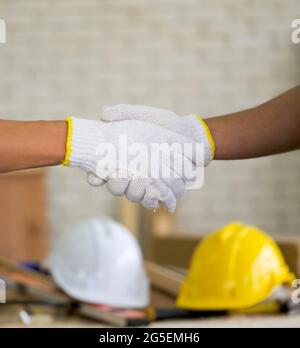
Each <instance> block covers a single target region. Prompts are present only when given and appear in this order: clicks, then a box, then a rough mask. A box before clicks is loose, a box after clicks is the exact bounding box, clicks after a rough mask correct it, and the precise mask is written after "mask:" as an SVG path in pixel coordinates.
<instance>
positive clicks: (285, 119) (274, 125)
mask: <svg viewBox="0 0 300 348" xmlns="http://www.w3.org/2000/svg"><path fill="white" fill-rule="evenodd" d="M205 121H206V123H207V125H208V127H209V129H210V131H211V133H212V136H213V138H214V141H215V145H216V151H215V159H221V160H222V159H242V158H253V157H260V156H267V155H272V154H277V153H282V152H286V151H291V150H296V149H299V148H300V86H298V87H296V88H293V89H292V90H290V91H288V92H286V93H284V94H282V95H280V96H279V97H277V98H274V99H272V100H270V101H269V102H267V103H264V104H262V105H260V106H258V107H255V108H253V109H249V110H244V111H241V112H237V113H234V114H230V115H225V116H220V117H213V118H210V119H206V120H205Z"/></svg>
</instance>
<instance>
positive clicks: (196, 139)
mask: <svg viewBox="0 0 300 348" xmlns="http://www.w3.org/2000/svg"><path fill="white" fill-rule="evenodd" d="M100 119H101V120H103V121H106V122H112V121H123V120H140V121H143V122H145V123H146V124H147V127H148V126H149V124H156V125H159V126H161V127H163V128H165V129H168V130H171V131H172V132H175V133H177V134H180V135H182V136H184V137H185V138H186V139H187V142H192V143H194V144H196V143H203V145H204V159H203V158H201V159H200V162H199V159H197V156H196V157H193V158H192V161H193V163H194V165H195V166H207V165H208V164H209V163H210V161H211V160H212V159H213V157H214V151H215V144H214V141H213V138H212V136H211V133H210V130H209V128H208V127H207V125H206V123H205V122H204V121H203V120H202V119H201V118H200V117H199V116H197V115H189V116H185V117H180V116H178V115H176V114H175V113H174V112H172V111H170V110H166V109H157V108H153V107H149V106H142V105H127V104H119V105H115V106H110V107H106V108H104V110H103V112H102V115H101V116H100ZM88 182H89V183H90V184H91V185H97V184H98V183H99V179H98V178H97V177H95V176H94V175H90V176H89V177H88ZM184 183H186V182H185V181H184ZM100 184H101V183H100ZM119 184H120V183H119V180H118V179H115V180H113V181H109V182H108V185H110V187H111V191H112V192H114V189H113V188H114V186H119ZM171 186H172V187H176V180H173V182H172V183H171ZM150 188H151V187H150ZM178 189H179V193H178V194H177V195H175V196H176V198H179V197H181V196H182V195H183V194H184V191H185V190H184V189H183V188H182V185H179V186H178ZM153 201H155V195H153ZM158 201H159V198H158V197H156V204H157V202H158Z"/></svg>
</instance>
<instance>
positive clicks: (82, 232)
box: [46, 219, 149, 308]
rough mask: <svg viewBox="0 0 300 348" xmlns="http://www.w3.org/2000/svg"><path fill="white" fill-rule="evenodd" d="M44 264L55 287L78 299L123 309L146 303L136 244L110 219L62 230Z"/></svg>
mask: <svg viewBox="0 0 300 348" xmlns="http://www.w3.org/2000/svg"><path fill="white" fill-rule="evenodd" d="M46 264H47V266H48V268H49V270H50V272H51V274H52V276H53V278H54V280H55V282H56V283H57V284H58V286H59V287H61V288H62V289H63V290H64V291H65V292H66V293H67V294H68V295H70V296H71V297H73V298H75V299H78V300H80V301H85V302H91V303H97V304H107V305H112V306H117V307H126V308H143V307H146V306H147V305H148V303H149V281H148V279H147V276H146V274H145V270H144V264H143V257H142V253H141V250H140V247H139V245H138V243H137V241H136V240H135V238H134V237H133V236H132V234H131V233H130V232H129V231H128V230H127V229H126V228H125V227H123V226H122V225H120V224H119V223H117V222H115V221H113V220H110V219H90V220H87V221H85V222H83V223H82V224H80V225H79V226H77V227H75V228H74V229H72V230H71V231H69V232H68V233H65V234H64V235H62V237H61V238H60V240H58V242H57V243H56V245H55V247H54V249H53V251H52V253H51V254H50V255H49V257H48V260H47V261H46Z"/></svg>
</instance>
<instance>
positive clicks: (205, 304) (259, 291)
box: [177, 223, 295, 310]
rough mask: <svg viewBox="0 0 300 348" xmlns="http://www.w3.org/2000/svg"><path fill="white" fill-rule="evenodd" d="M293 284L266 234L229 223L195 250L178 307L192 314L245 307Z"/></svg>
mask: <svg viewBox="0 0 300 348" xmlns="http://www.w3.org/2000/svg"><path fill="white" fill-rule="evenodd" d="M294 279H295V276H294V274H292V273H290V272H289V269H288V266H287V265H286V263H285V261H284V258H283V255H282V253H281V251H280V249H279V247H278V246H277V244H276V243H275V242H274V241H273V240H272V239H271V238H270V237H269V236H268V235H266V234H265V233H264V232H262V231H261V230H259V229H258V228H257V227H255V226H245V225H243V224H241V223H231V224H229V225H228V226H226V227H224V228H222V229H221V230H218V231H216V232H214V233H212V234H210V235H208V236H207V237H206V238H205V239H204V240H203V241H202V242H201V243H200V244H199V245H198V246H197V248H196V250H195V252H194V254H193V257H192V260H191V265H190V269H189V273H188V275H187V277H186V279H185V281H184V282H183V284H182V286H181V290H180V294H179V296H178V298H177V306H178V307H181V308H185V309H191V310H229V309H242V308H247V307H250V306H253V305H255V304H257V303H259V302H261V301H262V300H264V299H266V298H267V297H268V296H269V295H270V294H271V293H272V291H273V289H274V288H275V287H277V286H280V285H283V284H285V283H291V282H292V281H293V280H294Z"/></svg>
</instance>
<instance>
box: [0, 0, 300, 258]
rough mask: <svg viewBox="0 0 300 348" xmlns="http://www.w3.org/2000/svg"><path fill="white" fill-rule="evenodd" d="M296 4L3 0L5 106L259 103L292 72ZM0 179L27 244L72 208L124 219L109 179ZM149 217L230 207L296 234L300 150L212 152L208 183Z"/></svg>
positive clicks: (10, 114) (198, 221) (212, 111)
mask: <svg viewBox="0 0 300 348" xmlns="http://www.w3.org/2000/svg"><path fill="white" fill-rule="evenodd" d="M299 10H300V6H299V0H270V1H259V0H240V1H235V0H228V1H222V0H185V1H180V0H159V1H150V0H89V1H86V0H72V1H71V0H65V1H59V0H27V1H17V0H1V2H0V18H2V19H4V20H5V21H6V25H7V43H6V44H1V45H0V90H1V93H0V115H1V118H6V119H10V120H40V119H43V120H48V119H63V118H65V117H66V116H68V115H73V116H78V117H84V118H90V119H96V118H97V114H99V113H100V112H101V109H102V107H103V106H104V105H110V104H117V103H132V104H137V103H138V104H146V105H152V106H157V107H163V108H169V109H171V110H174V111H175V112H176V113H178V114H182V115H185V114H189V113H198V114H200V115H202V116H203V117H211V116H216V115H222V114H226V113H229V112H234V111H237V110H241V109H245V108H248V107H252V106H255V105H257V104H259V103H262V102H264V101H266V100H267V99H269V98H272V97H274V96H276V95H277V94H279V93H281V92H283V91H285V90H287V89H289V88H291V87H293V86H295V85H297V84H299V81H300V64H299V63H300V44H299V45H296V44H293V43H292V41H291V33H292V29H291V22H292V20H293V19H295V18H297V15H298V17H299V13H300V12H299ZM1 180H2V181H1V182H2V184H1V186H0V197H1V203H0V205H1V207H2V209H1V211H2V213H1V214H0V215H1V218H2V221H3V219H6V220H8V221H7V223H6V225H5V226H6V227H5V228H4V227H2V229H6V230H14V231H15V236H18V237H17V238H19V239H20V238H21V236H20V232H17V231H18V229H21V228H24V225H26V226H27V227H26V228H27V229H28V231H29V232H28V233H29V235H30V236H31V237H30V238H31V241H30V243H29V242H26V241H28V240H29V239H28V236H27V237H26V238H25V237H24V240H23V246H24V243H27V244H28V243H29V244H28V246H27V247H28V250H31V252H32V250H33V249H34V243H41V244H40V245H46V244H47V241H46V239H47V238H48V237H47V238H46V239H45V240H44V239H43V238H44V237H39V238H41V241H40V242H37V239H38V238H37V235H38V234H39V233H40V230H41V229H42V230H45V231H46V230H47V233H48V235H49V238H50V243H52V242H53V241H54V240H55V239H56V238H57V236H58V235H60V234H61V233H62V232H63V231H65V230H66V229H67V228H68V227H69V226H71V225H72V224H74V223H76V222H78V221H81V220H83V219H85V218H88V217H92V216H111V217H113V218H119V217H120V209H121V210H122V209H123V208H124V206H123V208H122V204H123V203H122V204H121V200H120V199H117V198H114V197H112V196H111V195H110V194H109V193H108V192H107V191H106V189H105V188H100V189H95V188H90V187H89V186H88V185H87V183H86V181H85V175H84V173H83V172H81V171H80V170H77V171H76V170H70V169H66V168H63V167H56V168H49V169H46V170H45V171H42V172H33V173H31V174H30V173H28V174H26V175H25V174H13V175H8V176H2V179H1ZM17 183H19V184H17ZM124 204H126V203H124ZM120 207H121V208H120ZM132 209H133V210H132ZM122 214H123V215H122ZM130 214H131V215H130ZM162 214H163V215H164V214H165V213H162ZM121 215H122V216H123V218H125V219H127V222H128V221H129V222H128V224H129V225H130V224H131V223H132V224H133V225H134V226H135V227H133V228H136V229H142V230H143V229H144V227H145V226H146V222H145V221H147V220H145V219H149V216H147V217H146V218H145V217H143V218H141V215H140V212H139V213H138V212H137V208H136V207H134V208H132V207H126V206H125V210H123V212H122V213H121ZM157 216H159V213H158V215H157ZM130 219H132V220H136V221H135V222H132V221H130ZM150 219H153V217H150ZM154 219H156V220H157V221H156V225H155V226H159V227H158V229H160V227H162V225H163V224H171V226H172V234H175V235H176V234H177V235H179V236H181V235H185V234H194V235H197V236H199V235H202V234H204V233H207V232H210V231H212V230H214V229H216V228H218V227H220V226H222V225H224V224H226V223H228V222H229V221H232V220H241V221H244V222H246V223H250V224H255V225H258V226H259V227H261V228H262V229H264V230H265V231H267V232H268V233H270V234H272V235H283V236H285V235H295V234H299V233H300V156H299V153H298V152H294V153H289V154H284V155H279V156H273V157H268V158H261V159H255V160H247V161H227V162H214V163H213V164H211V165H210V166H209V168H207V170H206V175H205V185H204V188H203V189H201V190H190V191H189V192H188V193H187V195H186V196H185V197H184V198H183V199H182V200H180V202H179V204H178V208H177V211H176V215H175V217H174V218H173V217H169V216H166V214H165V215H164V216H163V217H162V218H161V219H160V220H159V219H158V218H157V217H154ZM17 220H18V221H19V220H20V221H19V222H18V223H17V222H16V221H17ZM169 220H172V221H171V222H170V221H169ZM157 224H158V225H157ZM2 226H3V224H2ZM147 226H148V224H147ZM162 229H164V228H162ZM45 233H46V232H45ZM5 234H6V231H1V236H4V235H5ZM11 236H13V234H11ZM6 238H8V237H6ZM11 238H15V237H11ZM7 243H11V245H12V244H14V245H15V242H13V241H12V240H11V239H10V241H9V240H8V241H7ZM43 243H44V244H43ZM45 248H46V247H45ZM6 250H8V249H6ZM37 254H39V252H38V253H37ZM26 255H27V254H26Z"/></svg>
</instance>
